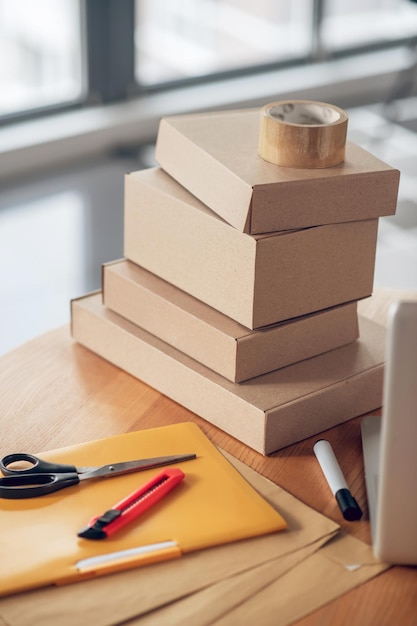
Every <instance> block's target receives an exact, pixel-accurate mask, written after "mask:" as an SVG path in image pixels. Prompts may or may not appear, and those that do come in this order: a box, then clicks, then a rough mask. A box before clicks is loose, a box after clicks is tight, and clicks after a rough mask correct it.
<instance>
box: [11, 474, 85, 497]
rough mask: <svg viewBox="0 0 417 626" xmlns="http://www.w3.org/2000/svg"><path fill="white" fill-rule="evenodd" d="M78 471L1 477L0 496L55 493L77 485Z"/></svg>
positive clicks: (30, 495) (35, 495)
mask: <svg viewBox="0 0 417 626" xmlns="http://www.w3.org/2000/svg"><path fill="white" fill-rule="evenodd" d="M79 482H80V478H79V476H78V474H77V473H75V472H73V473H71V474H70V473H68V474H20V475H16V474H14V475H13V476H6V477H5V478H0V498H7V499H8V500H23V499H24V498H37V497H38V496H44V495H46V494H47V493H53V492H54V491H59V490H60V489H65V487H70V486H71V485H77V484H78V483H79Z"/></svg>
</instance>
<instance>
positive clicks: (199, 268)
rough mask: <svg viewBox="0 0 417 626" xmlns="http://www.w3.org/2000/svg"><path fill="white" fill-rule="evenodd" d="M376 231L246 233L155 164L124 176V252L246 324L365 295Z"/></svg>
mask: <svg viewBox="0 0 417 626" xmlns="http://www.w3.org/2000/svg"><path fill="white" fill-rule="evenodd" d="M377 229H378V220H376V219H375V220H362V221H358V222H347V223H344V224H329V225H327V226H318V227H315V228H307V229H303V230H296V231H284V232H281V233H274V234H266V235H247V234H245V233H241V232H239V231H237V230H236V229H235V228H232V227H231V226H230V225H229V224H227V223H226V222H225V221H224V220H222V219H221V218H219V217H218V216H217V215H216V214H215V213H213V211H211V210H210V209H208V208H207V207H206V206H205V205H204V204H202V203H201V202H200V201H199V200H197V199H196V198H195V197H194V196H192V195H191V194H190V193H189V192H188V191H187V190H186V189H185V188H184V187H182V186H181V185H179V184H178V183H177V182H176V181H174V179H173V178H171V177H170V176H168V174H166V173H165V172H164V171H163V170H161V169H160V168H150V169H147V170H141V171H139V172H133V173H131V174H128V175H127V176H126V181H125V235H124V256H125V257H126V258H127V259H129V260H130V261H133V262H134V263H136V264H137V265H140V266H142V267H144V268H145V269H147V270H148V271H150V272H152V273H153V274H156V275H157V276H159V277H160V278H163V279H164V280H166V281H167V282H169V283H171V284H173V285H175V286H176V287H178V288H179V289H182V290H183V291H186V292H187V293H189V294H191V295H192V296H194V297H195V298H197V299H198V300H201V301H203V302H205V303H206V304H208V305H209V306H211V307H213V308H214V309H217V310H218V311H220V312H221V313H223V314H224V315H227V316H228V317H231V318H232V319H234V320H236V321H237V322H239V323H240V324H242V325H243V326H246V327H247V328H250V329H254V328H260V327H263V326H267V325H270V324H276V323H277V322H281V321H283V320H288V319H291V318H294V317H299V316H301V315H306V314H309V313H314V312H315V311H320V310H322V309H327V308H329V307H332V306H336V305H338V304H344V303H346V302H351V301H354V300H359V299H361V298H364V297H367V296H369V295H370V294H371V292H372V286H373V275H374V265H375V250H376V237H377Z"/></svg>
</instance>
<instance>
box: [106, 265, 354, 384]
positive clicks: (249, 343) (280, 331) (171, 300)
mask: <svg viewBox="0 0 417 626" xmlns="http://www.w3.org/2000/svg"><path fill="white" fill-rule="evenodd" d="M102 287H103V302H104V304H105V306H107V307H108V308H109V309H111V310H112V311H115V312H116V313H118V314H119V315H121V316H122V317H125V318H126V319H128V320H129V321H131V322H133V323H134V324H136V325H137V326H140V327H141V328H143V329H144V330H146V331H147V332H149V333H151V334H152V335H155V336H156V337H158V338H159V339H162V340H163V341H165V342H166V343H168V344H170V345H171V346H173V347H174V348H177V350H180V351H181V352H184V353H185V354H187V355H188V356H191V357H192V358H193V359H195V360H196V361H199V362H200V363H202V364H203V365H205V366H206V367H209V368H210V369H212V370H214V371H215V372H217V373H218V374H221V375H222V376H224V377H225V378H227V379H228V380H231V381H232V382H242V381H244V380H248V379H250V378H254V377H255V376H259V375H260V374H266V373H267V372H271V371H273V370H276V369H279V368H281V367H285V366H286V365H290V364H292V363H296V362H297V361H302V360H304V359H308V358H310V357H312V356H317V355H318V354H322V353H323V352H327V351H328V350H333V349H334V348H339V347H340V346H343V345H346V344H348V343H350V342H352V341H355V340H356V339H357V338H358V335H359V328H358V317H357V312H356V310H357V305H356V302H353V303H349V304H346V305H341V306H338V307H333V308H331V309H326V310H325V311H322V312H319V313H315V314H312V315H305V316H303V317H299V318H295V319H293V320H290V321H289V322H284V323H281V324H278V325H275V326H269V327H267V328H265V329H262V330H254V331H250V330H248V329H247V328H245V327H244V326H242V325H241V324H238V323H237V322H235V321H233V320H232V319H230V318H229V317H226V316H225V315H223V314H222V313H219V312H218V311H216V310H215V309H213V308H211V307H209V306H208V305H207V304H204V303H203V302H200V300H197V299H196V298H193V297H192V296H190V295H189V294H187V293H185V292H184V291H181V290H180V289H177V288H176V287H174V286H173V285H171V284H169V283H167V282H165V281H164V280H162V279H161V278H158V277H157V276H155V275H154V274H151V273H150V272H147V271H146V270H145V269H143V268H142V267H139V266H138V265H136V264H134V263H131V262H130V261H127V260H120V261H114V262H112V263H106V264H105V265H103V280H102Z"/></svg>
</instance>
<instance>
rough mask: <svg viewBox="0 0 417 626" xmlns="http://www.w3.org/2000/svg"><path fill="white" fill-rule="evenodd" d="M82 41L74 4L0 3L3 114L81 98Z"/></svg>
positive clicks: (50, 0) (41, 0)
mask: <svg viewBox="0 0 417 626" xmlns="http://www.w3.org/2000/svg"><path fill="white" fill-rule="evenodd" d="M81 42H82V37H81V17H80V5H79V3H78V2H77V1H76V0H59V2H56V0H35V1H34V0H19V1H18V2H16V0H0V85H1V96H0V116H4V115H8V114H15V113H18V112H24V111H27V110H29V109H38V108H41V107H46V106H51V105H59V104H62V103H65V102H70V101H74V100H77V99H79V98H80V97H81V95H82V92H83V82H82V71H81V68H82V59H81V57H82V45H81Z"/></svg>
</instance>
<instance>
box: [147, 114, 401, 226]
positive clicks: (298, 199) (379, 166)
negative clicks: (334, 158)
mask: <svg viewBox="0 0 417 626" xmlns="http://www.w3.org/2000/svg"><path fill="white" fill-rule="evenodd" d="M259 125H260V110H258V109H256V110H253V109H250V110H243V111H242V110H241V111H226V112H220V113H219V112H217V113H204V114H191V115H179V116H172V117H167V118H164V119H162V120H161V122H160V126H159V132H158V138H157V144H156V153H155V155H156V161H157V162H158V163H159V165H160V166H161V167H162V168H163V169H164V170H165V171H166V172H168V174H170V175H171V176H173V178H175V179H176V180H177V181H178V182H179V183H181V185H183V186H184V187H186V188H187V189H188V190H189V191H190V192H191V193H192V194H194V195H195V196H196V197H197V198H199V200H201V201H202V202H204V203H205V204H206V205H207V206H208V207H210V209H212V210H213V211H214V212H215V213H217V214H218V215H220V216H221V217H223V219H224V220H226V221H227V222H228V223H229V224H231V225H232V226H234V227H235V228H237V229H238V230H240V231H242V232H246V233H252V234H255V233H267V232H274V231H280V230H288V229H293V228H306V227H310V226H319V225H323V224H333V223H338V222H348V221H357V220H367V219H374V218H377V217H379V216H382V215H392V214H394V213H395V209H396V202H397V193H398V183H399V171H398V170H396V169H394V168H392V167H390V166H389V165H387V164H386V163H383V162H382V161H380V160H379V159H377V158H376V157H374V156H373V155H372V154H370V153H369V152H367V151H366V150H363V149H362V148H360V147H359V146H357V145H355V144H353V143H350V142H348V143H347V145H346V157H345V161H344V162H343V163H341V164H340V165H336V166H334V167H329V168H325V169H300V168H298V169H297V168H289V167H280V166H278V165H274V164H272V163H268V162H267V161H265V160H263V159H262V158H261V157H260V156H258V152H257V150H258V135H259Z"/></svg>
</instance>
